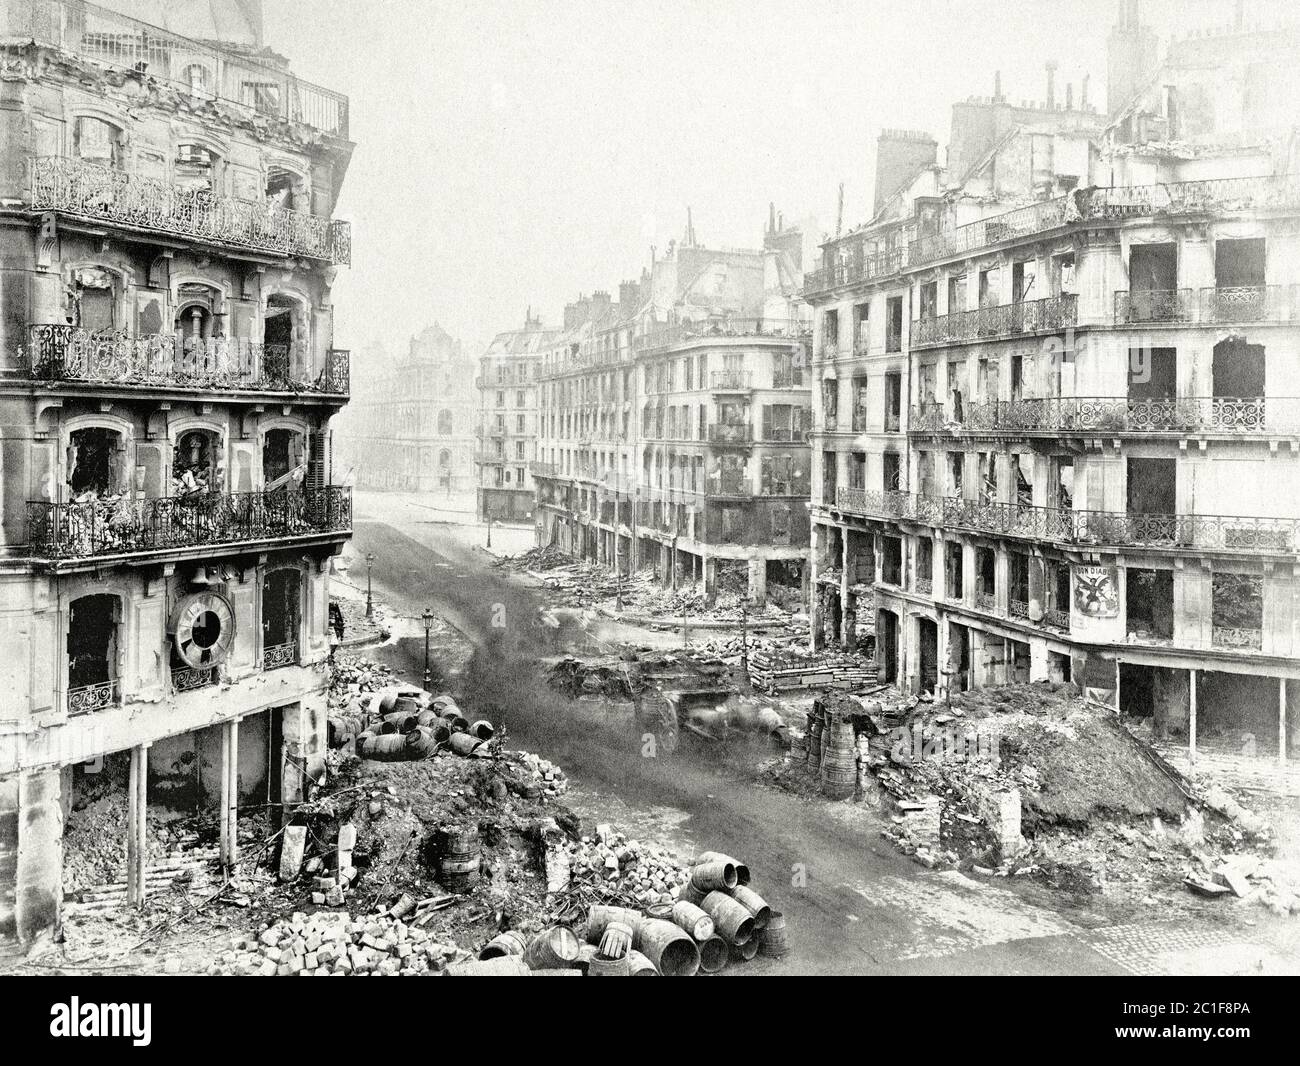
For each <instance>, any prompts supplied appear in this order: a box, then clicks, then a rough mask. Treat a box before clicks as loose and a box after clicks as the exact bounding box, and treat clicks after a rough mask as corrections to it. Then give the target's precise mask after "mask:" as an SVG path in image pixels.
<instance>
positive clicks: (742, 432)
mask: <svg viewBox="0 0 1300 1066" xmlns="http://www.w3.org/2000/svg"><path fill="white" fill-rule="evenodd" d="M753 441H754V430H753V427H752V426H749V425H743V426H739V425H729V424H727V423H721V422H714V423H710V425H709V443H710V444H752V443H753Z"/></svg>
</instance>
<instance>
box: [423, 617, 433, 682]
mask: <svg viewBox="0 0 1300 1066" xmlns="http://www.w3.org/2000/svg"><path fill="white" fill-rule="evenodd" d="M420 619H421V621H423V622H424V690H425V691H426V692H427V691H429V685H430V684H432V683H433V674H432V673H430V672H429V631H430V630H431V629H432V628H433V612H432V611H431V610H429V608H427V607H426V608H425V609H424V614H422V615H420Z"/></svg>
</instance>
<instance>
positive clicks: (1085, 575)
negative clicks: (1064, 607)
mask: <svg viewBox="0 0 1300 1066" xmlns="http://www.w3.org/2000/svg"><path fill="white" fill-rule="evenodd" d="M1074 610H1075V613H1076V614H1080V615H1082V616H1083V617H1084V618H1118V617H1119V571H1118V570H1117V568H1115V567H1113V566H1076V567H1074Z"/></svg>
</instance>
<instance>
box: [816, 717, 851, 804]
mask: <svg viewBox="0 0 1300 1066" xmlns="http://www.w3.org/2000/svg"><path fill="white" fill-rule="evenodd" d="M822 749H823V750H822V766H821V785H822V794H823V795H826V796H830V797H831V798H833V799H845V798H847V797H849V796H852V795H853V792H854V790H855V789H856V788H857V784H858V748H857V742H856V740H855V739H854V736H853V723H852V722H850V721H849V720H848V719H846V718H836V719H833V720H832V721H831V722H830V723H829V724H828V725H827V727H826V732H825V734H824V736H823V738H822Z"/></svg>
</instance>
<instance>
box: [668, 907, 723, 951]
mask: <svg viewBox="0 0 1300 1066" xmlns="http://www.w3.org/2000/svg"><path fill="white" fill-rule="evenodd" d="M672 918H673V921H674V922H676V923H677V925H679V926H680V927H681V928H682V929H685V930H686V932H688V933H690V934H691V938H692V939H694V940H696V941H704V940H708V939H709V937H711V936H712V935H713V919H712V918H710V917H709V916H708V914H706V913H705V912H704V910H703V909H702V908H700V907H697V906H696V905H695V904H694V903H690V902H688V901H686V900H684V899H679V900H678V901H677V902H676V903H674V904H673V912H672Z"/></svg>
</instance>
